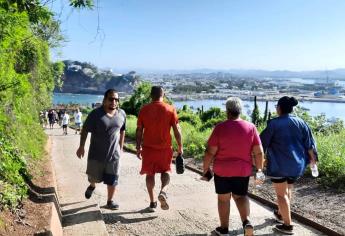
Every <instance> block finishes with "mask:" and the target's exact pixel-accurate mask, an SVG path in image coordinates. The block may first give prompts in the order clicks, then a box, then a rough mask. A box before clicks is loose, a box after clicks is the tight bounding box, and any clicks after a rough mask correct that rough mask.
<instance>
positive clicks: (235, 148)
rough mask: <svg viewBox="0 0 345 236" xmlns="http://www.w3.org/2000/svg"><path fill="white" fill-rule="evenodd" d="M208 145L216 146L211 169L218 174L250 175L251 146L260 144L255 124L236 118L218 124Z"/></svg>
mask: <svg viewBox="0 0 345 236" xmlns="http://www.w3.org/2000/svg"><path fill="white" fill-rule="evenodd" d="M208 145H209V146H216V147H218V151H217V153H216V155H215V160H214V163H213V171H214V172H215V174H216V175H218V176H223V177H231V176H241V177H245V176H250V175H251V173H252V158H251V152H252V149H253V146H255V145H261V141H260V137H259V134H258V131H257V130H256V127H255V125H253V124H252V123H250V122H248V121H245V120H242V119H237V120H227V121H224V122H222V123H220V124H218V125H217V126H216V127H215V128H214V130H213V132H212V134H211V137H210V138H209V140H208Z"/></svg>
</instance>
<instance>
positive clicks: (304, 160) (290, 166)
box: [260, 114, 315, 177]
mask: <svg viewBox="0 0 345 236" xmlns="http://www.w3.org/2000/svg"><path fill="white" fill-rule="evenodd" d="M260 138H261V141H262V146H263V148H264V152H265V153H266V156H267V160H268V163H267V175H268V176H272V177H298V176H302V175H303V173H304V170H305V168H306V166H307V165H308V163H309V158H308V150H310V149H315V142H314V139H313V136H312V134H311V130H310V128H309V126H308V125H307V124H306V123H305V122H304V121H303V120H302V119H300V118H299V117H296V116H294V115H291V114H288V115H283V116H280V117H277V118H274V119H272V120H270V121H269V122H268V124H267V127H266V129H265V130H264V131H262V133H261V135H260Z"/></svg>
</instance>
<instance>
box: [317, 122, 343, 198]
mask: <svg viewBox="0 0 345 236" xmlns="http://www.w3.org/2000/svg"><path fill="white" fill-rule="evenodd" d="M344 139H345V129H344V128H343V129H342V130H341V131H340V132H339V133H338V134H331V135H324V134H319V135H316V140H317V145H318V154H319V172H320V183H321V184H322V185H324V186H328V187H333V188H336V189H338V190H341V191H345V143H344Z"/></svg>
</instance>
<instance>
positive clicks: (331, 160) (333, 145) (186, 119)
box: [126, 84, 345, 191]
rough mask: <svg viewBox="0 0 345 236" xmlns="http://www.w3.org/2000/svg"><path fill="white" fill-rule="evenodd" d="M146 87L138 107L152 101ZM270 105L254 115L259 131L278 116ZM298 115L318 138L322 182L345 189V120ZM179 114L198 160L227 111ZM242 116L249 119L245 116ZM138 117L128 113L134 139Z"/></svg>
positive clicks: (299, 111) (186, 147)
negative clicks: (270, 110)
mask: <svg viewBox="0 0 345 236" xmlns="http://www.w3.org/2000/svg"><path fill="white" fill-rule="evenodd" d="M142 86H144V88H140V87H138V89H137V90H136V94H135V96H136V98H140V99H141V100H140V99H139V100H138V101H139V103H134V104H135V107H136V109H137V110H139V109H140V107H141V106H142V105H143V104H145V103H146V102H148V101H149V99H147V98H148V95H147V91H148V90H149V85H148V84H145V85H142ZM141 91H146V96H145V95H143V94H140V93H141ZM131 99H132V98H131ZM135 101H136V100H135ZM254 102H255V101H254ZM138 104H140V105H138ZM267 107H268V105H267V104H266V109H265V112H264V115H263V118H261V114H260V111H259V109H258V107H256V109H254V112H256V114H255V115H252V118H253V117H254V118H255V120H256V121H258V122H257V125H258V130H259V131H262V130H263V129H264V128H265V126H266V119H270V118H271V116H272V117H275V116H276V114H273V115H271V113H269V112H268V111H267V110H268V109H267ZM129 108H130V107H129ZM127 109H128V107H127ZM130 109H132V108H130ZM136 114H137V112H136ZM295 114H296V115H297V116H299V117H301V118H302V119H304V120H305V121H306V122H307V123H308V124H309V126H310V127H311V129H312V131H313V135H314V137H315V139H316V142H317V145H318V156H319V171H320V178H319V182H320V183H321V184H322V185H323V186H326V187H332V188H334V189H338V190H339V191H345V158H344V157H345V143H344V142H343V140H344V139H345V128H344V124H343V122H342V121H341V120H336V121H335V122H332V123H329V122H327V120H326V118H325V115H320V116H316V117H312V116H310V115H309V114H308V113H307V112H306V111H305V110H303V109H302V108H300V107H297V108H296V109H295ZM178 115H179V120H180V125H181V127H182V134H183V142H184V152H185V156H187V157H193V158H197V159H200V158H202V157H203V153H204V150H205V147H206V142H207V139H208V137H209V136H210V134H211V131H212V129H213V127H214V126H215V125H216V124H217V123H219V122H221V121H224V120H225V119H226V115H225V113H224V112H223V111H221V110H220V109H219V108H211V109H209V110H207V111H203V109H201V110H198V111H196V112H194V111H193V110H191V109H190V108H188V107H187V106H184V107H183V108H182V109H181V110H179V111H178ZM241 117H242V118H243V119H246V117H245V116H241ZM136 120H137V119H136V116H134V115H131V116H128V120H127V130H126V134H127V135H128V137H130V138H135V129H136ZM173 145H174V147H175V148H176V143H175V141H173ZM306 175H308V176H310V171H309V169H308V170H307V171H306Z"/></svg>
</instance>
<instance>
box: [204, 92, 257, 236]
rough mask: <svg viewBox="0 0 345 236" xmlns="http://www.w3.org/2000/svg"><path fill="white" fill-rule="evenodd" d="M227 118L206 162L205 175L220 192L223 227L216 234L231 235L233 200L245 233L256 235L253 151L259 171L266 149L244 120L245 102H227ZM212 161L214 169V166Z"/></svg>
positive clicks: (215, 134) (214, 134)
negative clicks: (252, 195)
mask: <svg viewBox="0 0 345 236" xmlns="http://www.w3.org/2000/svg"><path fill="white" fill-rule="evenodd" d="M226 112H227V117H228V119H227V120H226V121H224V122H222V123H219V124H218V125H216V127H215V128H214V130H213V132H212V134H211V136H210V138H209V140H208V142H207V149H206V152H205V156H204V161H203V169H204V171H203V172H204V177H203V179H205V178H206V177H207V176H208V180H210V178H211V176H212V175H211V174H210V173H212V172H214V184H215V189H216V193H217V194H218V213H219V219H220V227H217V228H216V229H215V232H216V234H217V235H224V236H225V235H229V216H230V200H231V197H232V198H233V199H234V201H235V203H236V206H237V209H238V211H239V213H240V217H241V220H242V226H243V230H244V235H245V236H249V235H253V230H254V227H253V225H252V224H251V222H250V221H249V215H250V206H249V200H248V196H247V193H248V183H249V177H250V176H251V173H252V163H253V162H252V154H253V155H254V156H255V165H256V168H257V171H258V172H260V171H262V168H263V150H262V146H261V141H260V138H259V134H258V131H257V130H256V127H255V125H253V124H252V123H250V122H248V121H245V120H242V119H241V118H240V114H241V112H242V102H241V100H240V99H239V98H236V97H231V98H229V99H228V100H227V101H226ZM212 162H213V170H212V169H211V166H212Z"/></svg>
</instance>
